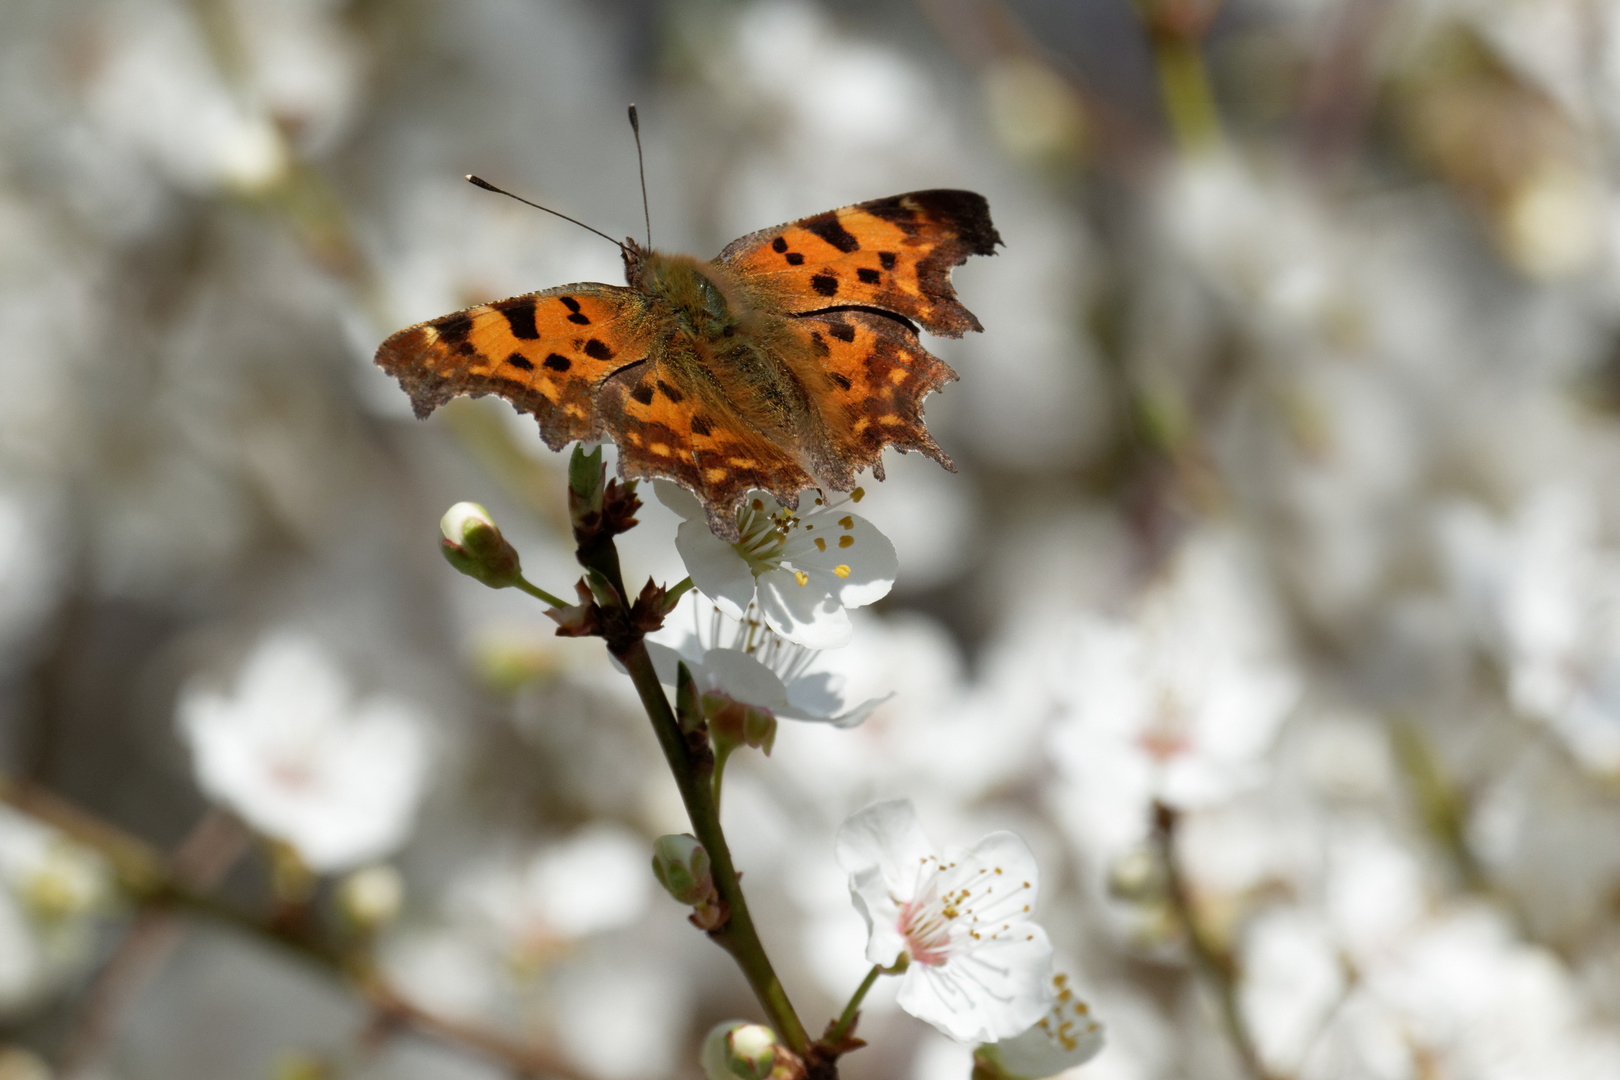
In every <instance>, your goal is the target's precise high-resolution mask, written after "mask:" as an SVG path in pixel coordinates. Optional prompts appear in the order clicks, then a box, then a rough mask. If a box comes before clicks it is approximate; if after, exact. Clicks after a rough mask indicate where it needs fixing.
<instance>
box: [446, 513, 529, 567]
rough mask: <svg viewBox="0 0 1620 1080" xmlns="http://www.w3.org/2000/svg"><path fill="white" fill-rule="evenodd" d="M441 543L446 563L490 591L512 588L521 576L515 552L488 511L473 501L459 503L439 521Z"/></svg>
mask: <svg viewBox="0 0 1620 1080" xmlns="http://www.w3.org/2000/svg"><path fill="white" fill-rule="evenodd" d="M439 531H440V532H441V533H443V534H444V540H443V542H442V543H441V544H440V545H439V550H440V551H442V552H443V553H444V557H445V560H446V561H447V562H448V563H449V564H450V565H451V566H453V567H455V568H456V569H457V570H460V571H461V572H462V573H463V574H466V575H467V576H468V577H471V578H477V579H478V580H479V581H482V582H483V583H484V584H485V585H488V586H489V587H490V588H492V589H504V588H507V587H508V586H510V585H515V584H517V582H518V579H519V577H520V576H521V570H522V567H521V564H520V561H519V559H518V553H517V549H515V548H514V547H512V545H511V544H509V543H507V542H506V537H504V536H502V535H501V530H500V529H499V528H498V527H497V526H496V524H495V521H494V519H493V518H491V517H490V516H489V511H488V510H485V509H484V508H483V507H482V506H479V505H478V504H477V503H473V502H459V503H456V505H454V506H452V507H451V508H450V509H449V510H446V511H445V514H444V517H442V518H440V519H439Z"/></svg>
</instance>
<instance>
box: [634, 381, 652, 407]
mask: <svg viewBox="0 0 1620 1080" xmlns="http://www.w3.org/2000/svg"><path fill="white" fill-rule="evenodd" d="M630 396H631V397H633V398H635V399H636V400H637V401H639V402H641V403H642V404H643V405H651V404H652V399H653V388H652V387H650V386H648V385H647V384H646V383H642V384H640V385H639V386H637V387H636V388H635V389H634V390H632V391H630Z"/></svg>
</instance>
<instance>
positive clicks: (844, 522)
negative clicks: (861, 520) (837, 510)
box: [838, 514, 855, 529]
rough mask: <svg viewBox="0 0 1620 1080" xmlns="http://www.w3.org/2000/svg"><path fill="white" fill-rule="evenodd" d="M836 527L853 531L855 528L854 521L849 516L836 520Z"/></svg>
mask: <svg viewBox="0 0 1620 1080" xmlns="http://www.w3.org/2000/svg"><path fill="white" fill-rule="evenodd" d="M838 525H839V527H840V528H844V529H853V528H854V527H855V519H854V518H853V517H851V516H850V515H849V514H845V515H844V516H843V517H841V518H839V519H838Z"/></svg>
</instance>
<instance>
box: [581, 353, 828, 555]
mask: <svg viewBox="0 0 1620 1080" xmlns="http://www.w3.org/2000/svg"><path fill="white" fill-rule="evenodd" d="M597 400H598V401H599V402H600V404H601V410H602V418H603V424H604V426H605V428H606V430H607V431H608V432H609V433H610V434H611V435H612V436H613V440H614V442H616V443H617V444H618V446H619V472H620V475H622V476H624V477H625V478H626V479H633V478H636V477H649V478H650V477H655V476H662V477H667V478H669V479H671V480H674V481H675V482H676V483H678V484H680V485H681V486H682V487H685V488H686V489H687V490H689V491H691V492H692V493H693V494H695V495H696V496H697V497H698V498H699V500H701V501H702V503H703V506H704V509H705V511H706V513H707V515H708V519H709V527H710V529H712V530H713V531H714V533H715V534H716V535H717V536H719V537H721V538H722V539H725V540H729V541H732V542H735V541H736V540H738V539H739V533H738V529H737V513H736V511H737V507H738V506H739V505H741V503H742V501H743V498H744V496H746V495H747V494H748V492H749V491H752V490H754V489H758V490H761V491H768V492H770V493H771V494H772V495H774V496H775V497H776V500H777V501H778V502H780V503H781V504H782V505H784V506H790V507H796V506H798V499H799V492H800V490H802V489H803V488H806V487H809V486H811V484H812V483H813V481H812V478H811V477H810V475H809V474H808V473H807V472H806V471H805V470H804V468H803V467H802V466H801V465H800V463H799V462H798V460H797V459H796V457H795V455H794V454H793V453H791V452H790V451H788V450H787V449H785V448H783V447H781V446H777V445H775V444H773V443H772V442H771V441H770V440H769V439H767V438H765V437H763V436H762V435H761V434H760V433H758V432H756V431H754V430H753V429H752V428H750V427H749V426H748V425H747V424H743V423H739V422H738V421H737V420H736V418H735V417H734V415H732V414H731V413H730V412H729V411H728V410H727V409H726V408H725V407H724V405H723V404H722V403H719V402H716V401H714V400H711V399H709V398H708V397H707V396H706V395H705V394H703V393H702V392H700V390H699V389H698V388H696V387H693V386H691V385H690V384H689V383H688V382H687V381H686V380H684V379H682V378H681V376H680V370H679V368H678V367H675V366H671V365H668V364H665V363H660V358H659V357H658V355H657V353H656V351H655V354H654V356H653V358H652V359H650V360H648V361H647V362H646V363H642V364H637V365H634V366H632V367H628V368H624V369H622V370H620V371H618V372H616V373H615V374H613V375H612V376H610V377H609V378H608V380H607V381H606V382H605V383H604V384H603V386H602V390H601V392H600V394H599V395H598V399H597Z"/></svg>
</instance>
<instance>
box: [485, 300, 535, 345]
mask: <svg viewBox="0 0 1620 1080" xmlns="http://www.w3.org/2000/svg"><path fill="white" fill-rule="evenodd" d="M492 306H493V307H494V308H495V310H496V311H498V312H500V313H501V314H502V315H505V316H506V325H507V326H508V327H510V328H511V330H512V336H513V337H515V338H517V339H518V340H519V341H533V340H535V339H536V338H538V337H539V336H540V331H539V330H537V329H535V326H534V297H532V296H514V297H513V298H512V299H510V300H502V301H501V302H500V303H498V304H494V305H492Z"/></svg>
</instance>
